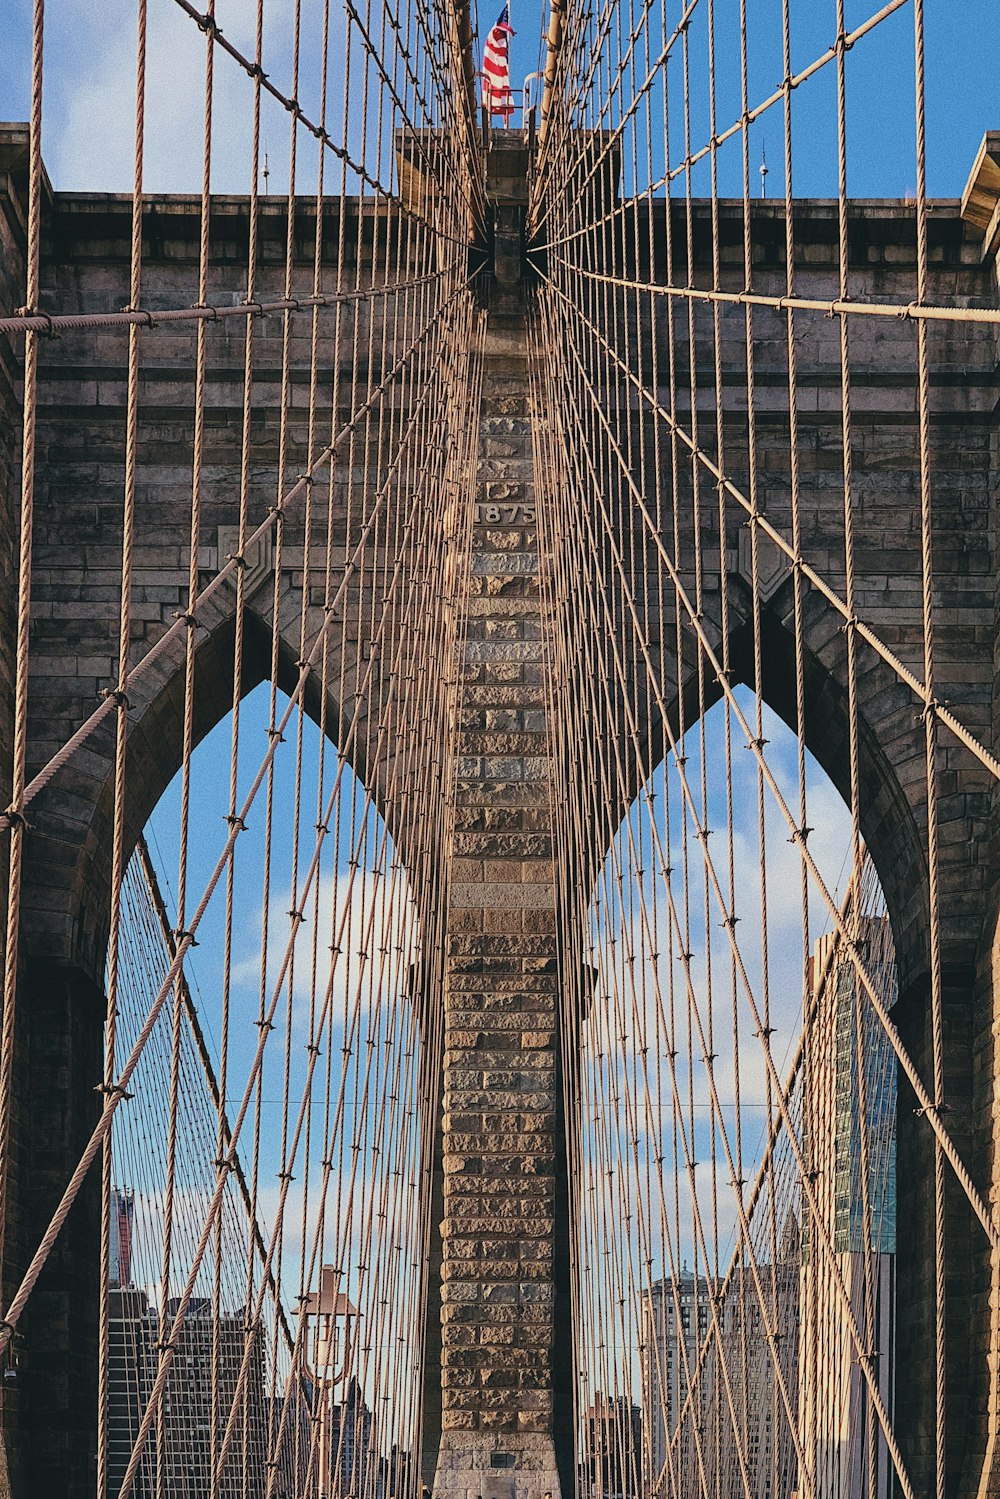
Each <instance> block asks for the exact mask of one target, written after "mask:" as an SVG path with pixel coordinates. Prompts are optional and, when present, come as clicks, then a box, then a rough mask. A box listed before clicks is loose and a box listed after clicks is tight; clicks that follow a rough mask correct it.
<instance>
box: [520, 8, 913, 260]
mask: <svg viewBox="0 0 1000 1499" xmlns="http://www.w3.org/2000/svg"><path fill="white" fill-rule="evenodd" d="M697 4H698V0H689V3H688V7H687V10H686V11H685V14H684V16H683V17H682V20H681V21H680V22H679V23H678V25H677V28H676V30H675V32H674V35H673V36H672V37H671V39H670V43H669V48H668V49H665V50H664V52H663V53H662V54H661V57H660V59H659V60H658V62H657V64H656V66H655V67H654V68H653V69H651V70H650V73H649V75H648V76H647V79H646V81H645V83H644V84H643V85H642V88H641V90H640V93H638V94H637V95H636V96H635V98H634V99H633V101H632V104H631V105H629V107H628V110H627V111H626V114H625V118H623V120H622V121H621V122H620V123H619V125H618V126H617V127H616V128H615V130H613V131H610V132H609V139H608V141H607V142H606V143H605V145H604V146H603V147H602V151H601V155H600V157H599V158H598V161H597V162H596V163H595V164H594V167H593V168H592V170H591V173H590V175H589V176H588V178H587V179H586V182H585V183H584V184H583V186H584V187H585V186H586V184H587V183H589V182H590V181H592V180H593V176H594V175H595V174H596V171H597V169H598V167H599V166H600V164H601V162H603V161H604V160H606V159H607V157H608V155H609V154H610V152H611V150H613V148H614V144H615V142H616V141H617V140H618V139H619V138H620V135H621V132H622V131H623V130H624V128H625V126H626V124H627V123H628V120H629V119H630V118H631V115H632V113H633V112H634V110H635V108H636V107H637V105H638V103H639V99H640V96H641V95H644V94H645V93H646V92H648V90H649V89H650V88H651V87H652V85H653V83H654V82H655V78H656V74H657V73H658V72H659V71H660V69H661V68H662V67H663V66H664V64H665V63H666V61H667V56H668V52H669V49H672V48H673V46H674V45H675V44H676V41H677V39H678V38H679V37H680V36H681V35H682V34H683V33H685V32H686V31H687V29H688V27H689V25H690V21H691V16H690V12H691V11H693V10H694V9H695V7H696V6H697ZM907 4H909V0H887V3H886V4H885V5H883V6H882V7H881V8H880V9H879V10H877V11H875V12H874V13H873V14H872V15H871V16H869V17H868V18H867V20H865V21H863V22H862V23H861V24H860V25H858V26H856V27H854V28H853V29H852V30H851V31H850V32H848V33H846V34H845V39H844V46H845V48H846V50H850V48H851V47H853V46H854V45H855V43H856V42H859V41H861V40H862V38H863V37H865V36H867V35H868V34H869V32H871V31H873V30H875V28H876V27H878V26H880V25H881V24H882V23H883V22H884V21H886V20H887V19H888V18H889V16H891V15H893V14H894V13H895V12H896V11H897V10H900V9H902V7H903V6H904V5H907ZM839 50H840V49H839V48H838V46H837V45H836V44H834V45H833V46H830V47H827V48H826V49H825V50H824V51H823V52H822V53H820V54H819V56H817V57H815V58H814V59H813V61H812V62H811V63H809V64H808V65H807V66H806V67H805V68H802V69H800V71H799V72H798V73H796V74H794V75H793V76H791V77H788V78H786V79H783V80H782V82H781V83H780V84H779V85H778V87H777V88H776V89H775V90H774V91H773V93H771V94H769V95H768V96H767V98H766V99H764V100H762V101H761V103H759V104H757V105H754V106H753V107H752V108H748V109H747V110H746V112H745V114H743V115H741V117H740V119H738V120H736V121H734V123H733V124H732V125H730V126H728V127H727V128H726V129H725V130H723V131H722V132H721V133H717V134H715V135H713V137H712V139H711V140H710V141H709V142H708V144H707V145H705V146H701V147H700V148H699V149H698V150H697V151H694V152H691V153H689V154H688V155H687V156H685V157H684V158H683V159H682V160H681V161H679V162H678V163H677V164H676V165H675V166H674V167H670V166H669V164H668V165H667V167H666V169H665V171H664V172H663V174H662V175H661V176H660V177H658V178H657V179H656V181H655V182H653V183H652V184H651V186H652V190H653V191H659V190H660V189H661V188H665V187H669V185H670V183H671V182H673V181H675V180H676V179H677V178H679V177H683V176H685V174H686V173H688V172H690V170H691V168H692V167H694V166H696V165H697V164H698V162H700V161H704V160H705V159H706V158H707V157H710V156H713V155H714V154H715V153H716V152H717V151H718V148H719V147H720V146H722V145H724V144H725V142H726V141H728V140H732V139H733V138H734V137H736V136H738V135H740V133H741V132H743V131H746V130H747V129H748V127H749V126H750V125H752V124H754V123H755V122H756V121H757V120H759V119H760V118H761V116H762V115H764V114H766V113H767V111H768V110H770V109H773V108H774V107H775V105H777V104H781V103H783V102H784V100H785V97H786V93H787V91H788V90H789V89H795V88H798V87H800V86H801V85H802V84H803V83H807V82H808V80H809V79H810V78H812V77H813V76H814V75H815V74H816V73H818V72H820V70H821V69H823V68H825V67H827V66H828V65H829V64H830V63H831V62H835V61H836V59H837V56H838V53H839ZM602 118H603V115H602ZM644 195H645V194H644V193H643V194H637V195H636V197H637V199H641V198H642V197H643V196H644ZM632 201H634V200H624V201H622V202H620V203H618V204H616V205H615V206H614V207H613V208H612V209H611V210H609V211H608V212H607V213H606V214H604V215H603V216H602V217H599V218H596V219H594V220H592V221H591V222H590V223H588V224H587V225H586V227H585V228H583V229H579V230H577V231H576V232H575V233H574V234H571V235H568V236H566V238H565V239H556V240H552V241H549V244H550V246H554V245H558V244H563V243H566V240H567V239H570V240H571V239H575V238H579V237H581V236H583V235H586V234H592V233H594V231H596V230H597V229H599V228H600V227H601V226H602V225H603V224H604V223H607V222H608V221H609V220H610V219H611V218H613V217H614V216H616V215H618V214H620V213H622V212H623V211H624V210H625V209H627V208H628V207H629V206H630V205H631V202H632ZM666 201H667V202H669V201H670V198H669V194H668V195H667V199H666ZM542 222H544V220H543V219H540V220H538V221H537V223H536V225H535V227H536V228H540V227H541V224H542Z"/></svg>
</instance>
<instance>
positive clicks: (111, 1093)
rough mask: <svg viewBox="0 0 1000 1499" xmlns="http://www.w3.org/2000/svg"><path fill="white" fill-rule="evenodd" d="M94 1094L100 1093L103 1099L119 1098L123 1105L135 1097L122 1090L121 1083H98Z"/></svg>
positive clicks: (126, 1090)
mask: <svg viewBox="0 0 1000 1499" xmlns="http://www.w3.org/2000/svg"><path fill="white" fill-rule="evenodd" d="M94 1092H95V1093H100V1094H101V1095H102V1096H103V1097H104V1098H120V1099H121V1100H122V1102H123V1103H127V1102H128V1100H129V1099H130V1098H134V1097H135V1094H134V1093H130V1092H129V1091H128V1089H127V1088H123V1087H122V1085H121V1083H98V1084H97V1086H96V1087H95V1089H94Z"/></svg>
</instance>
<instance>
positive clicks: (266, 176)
mask: <svg viewBox="0 0 1000 1499" xmlns="http://www.w3.org/2000/svg"><path fill="white" fill-rule="evenodd" d="M270 175H271V173H270V172H269V171H268V166H267V152H266V151H265V152H264V196H265V198H266V197H267V179H268V178H269V177H270Z"/></svg>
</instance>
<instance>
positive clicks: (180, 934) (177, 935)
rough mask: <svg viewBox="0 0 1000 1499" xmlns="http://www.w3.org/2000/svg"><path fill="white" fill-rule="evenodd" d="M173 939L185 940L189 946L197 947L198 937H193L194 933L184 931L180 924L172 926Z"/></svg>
mask: <svg viewBox="0 0 1000 1499" xmlns="http://www.w3.org/2000/svg"><path fill="white" fill-rule="evenodd" d="M174 941H175V942H186V943H187V944H188V946H189V947H197V946H198V939H197V938H196V937H195V935H194V933H193V932H189V931H186V930H185V928H184V927H182V926H178V927H175V928H174Z"/></svg>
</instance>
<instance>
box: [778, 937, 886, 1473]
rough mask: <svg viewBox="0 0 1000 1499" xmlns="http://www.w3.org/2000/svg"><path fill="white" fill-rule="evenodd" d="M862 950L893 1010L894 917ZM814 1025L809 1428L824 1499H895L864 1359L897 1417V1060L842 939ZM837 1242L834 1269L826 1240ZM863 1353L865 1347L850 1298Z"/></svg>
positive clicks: (808, 1067)
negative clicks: (859, 1497) (815, 1219)
mask: <svg viewBox="0 0 1000 1499" xmlns="http://www.w3.org/2000/svg"><path fill="white" fill-rule="evenodd" d="M857 945H858V947H859V949H860V952H861V956H862V958H863V960H864V962H865V966H866V969H867V972H868V974H869V977H870V978H871V980H872V981H873V983H874V984H875V986H876V988H877V990H878V992H879V994H880V996H881V999H882V1001H883V1002H884V1004H885V1006H886V1008H889V1007H890V1006H891V1005H892V1004H893V1003H894V1000H895V995H896V968H895V954H894V949H893V945H892V936H891V933H890V930H889V923H888V920H887V918H886V917H885V916H880V917H867V916H866V917H865V918H864V919H863V920H862V921H861V923H860V926H859V932H858V938H857ZM812 989H813V993H814V995H815V1009H814V1017H813V1021H812V1023H811V1025H810V1027H809V1031H808V1034H807V1037H806V1043H805V1047H804V1050H803V1092H802V1096H803V1124H802V1129H803V1141H804V1145H805V1150H806V1157H807V1160H808V1163H809V1168H810V1172H811V1179H812V1183H813V1193H814V1198H815V1200H816V1203H817V1207H818V1215H819V1219H820V1223H821V1225H822V1230H823V1231H824V1232H823V1233H821V1232H820V1231H819V1229H818V1228H817V1226H816V1225H814V1224H813V1223H811V1222H810V1221H809V1219H808V1216H807V1215H804V1220H803V1256H802V1279H801V1319H802V1328H801V1340H800V1355H799V1386H800V1411H799V1425H800V1433H801V1436H802V1441H803V1447H804V1450H805V1451H806V1455H807V1461H811V1462H812V1463H814V1464H815V1493H816V1499H834V1496H840V1495H842V1494H853V1493H862V1492H864V1493H867V1494H870V1495H871V1496H872V1499H888V1496H889V1495H890V1493H891V1490H892V1468H891V1463H890V1461H889V1455H888V1450H887V1447H886V1443H885V1439H884V1437H883V1435H882V1432H881V1429H880V1428H879V1427H878V1423H877V1417H876V1415H875V1413H874V1411H873V1408H872V1401H871V1397H870V1394H869V1391H868V1386H867V1383H866V1381H865V1378H864V1375H863V1373H862V1358H867V1359H869V1361H870V1368H871V1369H872V1371H873V1373H874V1375H875V1380H876V1383H877V1387H878V1391H879V1395H880V1398H881V1400H882V1402H883V1404H884V1405H885V1407H886V1410H887V1411H888V1412H890V1413H891V1411H892V1390H893V1365H894V1300H895V1252H896V1059H895V1054H894V1052H893V1049H892V1045H891V1043H890V1041H889V1039H888V1037H887V1036H886V1034H885V1031H884V1029H883V1027H882V1025H881V1023H880V1021H879V1020H878V1017H877V1015H876V1013H875V1011H874V1009H873V1007H872V1005H871V1001H870V999H869V998H868V996H867V995H866V994H865V992H864V990H863V987H862V986H861V984H860V983H859V982H858V979H857V976H856V972H855V967H854V964H853V962H852V961H851V959H850V958H849V957H848V955H847V954H846V953H845V951H844V950H843V946H842V944H841V943H840V942H839V940H838V938H837V937H836V936H835V935H830V936H827V937H824V938H822V939H821V941H820V942H818V943H817V945H816V948H815V951H814V953H813V957H812ZM824 1233H825V1236H826V1237H827V1238H828V1240H829V1242H830V1243H831V1245H832V1250H833V1262H832V1263H831V1259H830V1255H829V1254H828V1253H827V1252H826V1250H825V1249H824V1247H823V1244H822V1242H821V1240H822V1238H823V1236H824ZM835 1270H836V1271H837V1272H839V1277H840V1280H841V1282H842V1284H843V1286H844V1288H845V1290H846V1296H847V1299H848V1300H849V1302H850V1307H851V1311H852V1313H853V1315H854V1318H855V1321H856V1322H857V1325H858V1327H859V1328H860V1330H861V1337H862V1341H863V1344H864V1347H863V1348H862V1349H860V1350H859V1349H858V1348H857V1347H856V1346H855V1343H854V1340H853V1338H852V1337H851V1334H850V1331H849V1328H848V1320H847V1317H846V1312H845V1308H844V1306H843V1298H842V1296H841V1295H840V1293H839V1292H838V1288H837V1285H836V1279H837V1276H836V1274H835Z"/></svg>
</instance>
